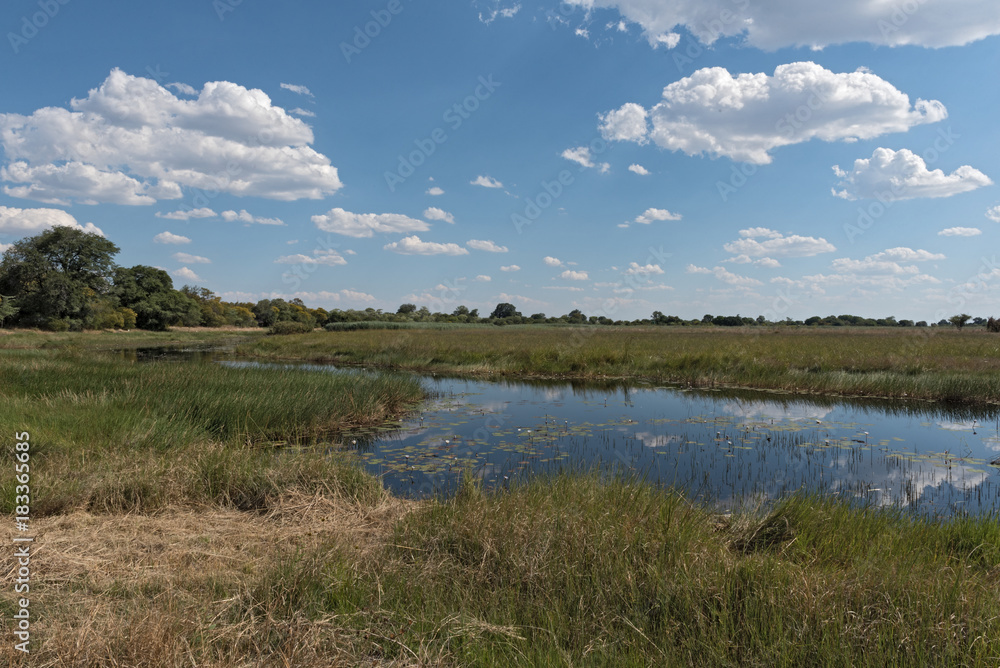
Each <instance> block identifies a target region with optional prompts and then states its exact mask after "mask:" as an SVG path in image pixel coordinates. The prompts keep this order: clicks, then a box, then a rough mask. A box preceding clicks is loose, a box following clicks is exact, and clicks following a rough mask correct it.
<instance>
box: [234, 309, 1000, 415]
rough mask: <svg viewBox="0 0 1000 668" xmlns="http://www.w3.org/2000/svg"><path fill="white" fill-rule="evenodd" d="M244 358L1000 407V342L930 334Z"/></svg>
mask: <svg viewBox="0 0 1000 668" xmlns="http://www.w3.org/2000/svg"><path fill="white" fill-rule="evenodd" d="M238 351H239V352H240V353H241V354H244V355H249V356H254V357H261V358H267V359H308V360H315V361H331V362H339V363H349V364H367V365H372V366H376V367H381V368H391V369H405V370H413V371H435V372H439V373H456V374H472V375H479V376H514V377H516V376H541V377H560V378H584V379H585V378H633V379H645V380H650V381H653V382H669V383H682V384H690V385H692V386H696V387H715V386H733V387H750V388H762V389H772V390H784V391H790V392H805V393H824V394H834V395H849V396H873V397H888V398H896V397H907V398H916V399H928V400H940V401H950V402H972V401H980V402H993V403H997V402H1000V336H998V335H996V334H991V333H987V332H972V331H968V332H957V331H953V330H945V329H937V328H934V329H928V328H891V329H889V328H881V329H873V328H831V329H824V330H818V329H805V328H803V329H791V328H774V329H764V328H746V329H743V328H704V329H689V328H620V329H619V328H606V327H602V328H554V327H553V328H550V327H539V326H527V327H493V328H466V329H450V330H442V331H423V330H408V331H365V332H330V333H327V332H323V333H319V332H317V333H313V334H307V335H301V336H294V337H268V338H260V339H256V340H255V341H253V342H248V343H246V344H243V345H240V346H239V347H238Z"/></svg>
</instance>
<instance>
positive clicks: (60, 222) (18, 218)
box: [0, 206, 104, 237]
mask: <svg viewBox="0 0 1000 668" xmlns="http://www.w3.org/2000/svg"><path fill="white" fill-rule="evenodd" d="M50 227H72V228H73V229H75V230H83V231H84V232H89V233H92V234H99V235H101V236H102V237H103V236H104V232H102V231H101V230H100V229H99V228H98V227H96V226H95V225H94V224H93V223H87V224H86V225H81V224H80V223H78V222H77V221H76V218H74V217H73V216H72V215H70V214H68V213H66V212H65V211H62V210H61V209H17V208H14V207H9V206H0V234H11V235H14V236H18V237H21V236H28V235H32V234H36V233H38V232H41V231H43V230H47V229H49V228H50Z"/></svg>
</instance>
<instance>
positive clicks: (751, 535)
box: [0, 475, 1000, 668]
mask: <svg viewBox="0 0 1000 668" xmlns="http://www.w3.org/2000/svg"><path fill="white" fill-rule="evenodd" d="M36 530H37V531H38V532H39V534H40V535H42V536H43V541H44V543H43V545H44V547H43V548H42V549H41V550H40V551H39V552H38V553H37V557H36V559H35V560H34V562H33V563H37V564H38V569H39V571H38V573H39V574H38V576H37V579H38V581H39V583H40V584H39V587H38V591H37V593H36V594H35V602H34V603H33V604H32V605H33V606H36V607H35V608H34V611H35V612H36V613H38V614H39V617H38V618H37V621H36V626H35V627H34V631H35V635H34V636H33V637H34V638H37V642H38V643H39V644H38V645H37V646H36V651H35V653H34V654H33V656H32V663H31V665H32V666H113V665H128V666H150V667H153V666H155V667H157V668H161V667H163V666H182V665H185V666H186V665H198V666H250V665H252V666H284V665H294V666H299V667H306V668H309V667H312V666H317V667H318V666H328V665H379V666H414V665H435V666H436V665H442V666H512V665H519V666H538V665H613V666H629V665H634V666H647V665H687V666H706V667H707V666H712V667H715V666H802V665H806V666H819V665H829V666H844V665H850V666H879V667H883V666H927V665H968V666H973V665H976V666H978V665H984V666H985V665H995V663H996V660H997V657H998V656H1000V584H998V581H997V578H998V575H1000V565H998V564H1000V547H998V546H1000V524H998V523H997V522H996V521H992V522H988V521H982V520H979V521H976V520H954V521H952V522H949V523H935V522H925V521H917V520H912V519H907V518H904V517H901V516H898V515H896V514H893V513H892V512H876V511H864V510H856V509H855V510H851V509H849V508H848V507H847V506H845V505H843V504H840V503H837V502H833V501H823V500H817V499H812V498H808V497H796V498H793V499H789V500H787V501H785V502H784V503H782V504H781V505H779V506H778V507H776V508H774V509H772V510H771V511H770V512H768V513H759V512H758V513H753V512H750V513H746V514H743V515H737V516H732V517H719V516H716V515H712V514H709V513H707V512H705V511H702V510H700V509H698V508H695V507H692V506H691V505H689V504H688V503H687V502H686V501H684V500H683V499H681V498H679V497H678V496H675V495H673V494H670V493H669V492H663V491H662V490H654V489H651V488H649V487H646V486H643V485H641V484H637V483H629V482H625V481H618V482H610V483H608V482H604V483H601V482H598V481H597V479H596V478H594V477H591V476H588V475H575V476H568V477H563V478H558V479H551V480H536V481H534V482H531V483H527V484H525V485H523V486H519V487H516V488H514V489H512V490H511V491H509V492H506V493H504V494H501V495H496V496H491V497H487V496H484V495H483V494H482V493H481V492H480V491H479V490H477V489H476V487H475V486H474V485H467V486H466V487H465V488H464V489H463V491H462V493H460V494H459V495H458V497H457V498H455V499H453V500H451V501H448V502H425V503H420V504H416V503H407V502H402V501H399V500H394V499H391V498H389V497H386V496H382V497H380V498H374V497H373V498H368V499H366V500H351V501H347V500H345V499H343V498H339V497H336V496H335V495H325V494H319V495H312V496H308V495H302V494H287V495H285V496H284V497H283V499H282V500H281V502H280V503H278V504H276V505H275V506H273V507H272V508H271V509H270V510H269V511H268V512H267V513H266V514H264V515H259V514H250V513H241V512H237V511H233V510H224V509H203V510H198V511H197V512H192V511H191V510H188V509H185V508H172V509H171V511H170V512H169V513H165V512H163V513H155V514H152V515H138V514H134V513H132V514H126V515H121V514H112V515H106V514H94V513H87V512H81V511H76V512H73V513H68V514H65V515H60V516H56V517H51V518H47V519H43V520H41V521H40V522H39V523H38V525H37V526H36ZM33 591H34V589H33ZM0 606H2V607H3V610H2V611H3V613H4V615H5V616H7V615H8V614H10V613H11V612H12V608H11V598H10V595H9V594H8V593H7V592H4V593H3V595H2V596H0ZM2 635H3V637H2V638H0V641H2V642H3V645H2V646H0V662H3V661H5V662H6V663H5V665H27V664H26V663H24V662H21V661H19V660H18V657H17V656H15V654H14V652H13V650H11V642H12V638H11V636H10V635H9V633H4V634H2Z"/></svg>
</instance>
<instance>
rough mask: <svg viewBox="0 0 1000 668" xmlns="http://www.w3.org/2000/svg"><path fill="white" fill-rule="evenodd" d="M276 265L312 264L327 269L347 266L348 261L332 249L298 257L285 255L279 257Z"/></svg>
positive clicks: (300, 254)
mask: <svg viewBox="0 0 1000 668" xmlns="http://www.w3.org/2000/svg"><path fill="white" fill-rule="evenodd" d="M274 263H275V264H310V265H322V266H326V267H340V266H343V265H345V264H347V260H345V259H344V257H343V256H342V255H341V254H340V253H338V252H337V251H335V250H332V249H326V250H324V249H317V250H314V251H313V252H312V255H303V254H302V253H298V254H296V255H284V256H282V257H279V258H278V259H277V260H275V261H274Z"/></svg>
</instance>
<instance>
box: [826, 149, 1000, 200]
mask: <svg viewBox="0 0 1000 668" xmlns="http://www.w3.org/2000/svg"><path fill="white" fill-rule="evenodd" d="M833 171H834V173H835V174H836V175H837V176H838V177H840V179H841V181H840V183H839V184H838V185H839V186H840V187H842V188H843V190H840V191H837V190H836V189H835V190H834V191H833V194H834V195H836V196H837V197H841V198H843V199H847V200H855V199H875V198H878V199H881V200H885V201H891V200H904V199H915V198H918V197H951V196H952V195H957V194H959V193H964V192H969V191H970V190H975V189H976V188H982V187H983V186H988V185H992V184H993V181H991V180H990V178H989V177H988V176H986V175H985V174H983V173H982V172H981V171H979V170H978V169H973V168H972V167H970V166H969V165H963V166H961V167H959V168H958V169H956V170H955V171H954V172H952V173H951V174H945V173H944V172H943V171H942V170H940V169H934V170H929V169H927V164H926V163H925V162H924V159H923V158H922V157H920V156H919V155H917V154H916V153H913V152H912V151H910V150H908V149H905V148H903V149H900V150H898V151H893V150H892V149H889V148H877V149H875V152H874V153H872V157H871V158H867V159H859V160H855V161H854V169H852V170H851V171H850V172H847V171H844V170H842V169H841V168H840V167H839V166H836V165H835V166H834V168H833Z"/></svg>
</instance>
